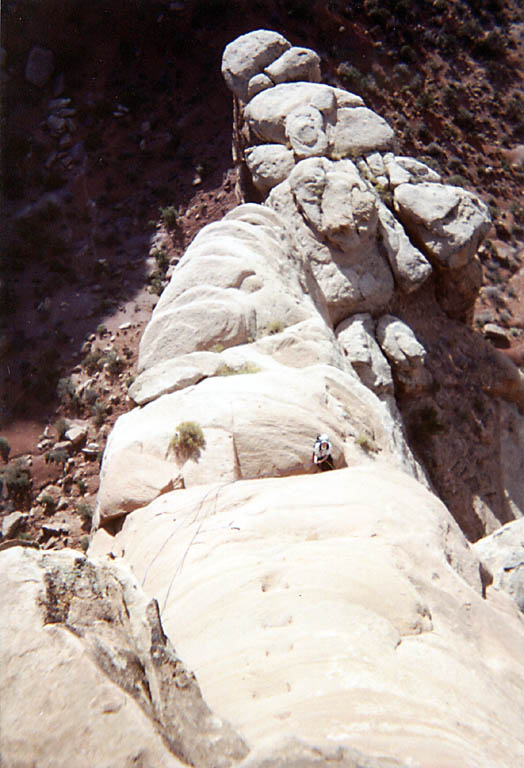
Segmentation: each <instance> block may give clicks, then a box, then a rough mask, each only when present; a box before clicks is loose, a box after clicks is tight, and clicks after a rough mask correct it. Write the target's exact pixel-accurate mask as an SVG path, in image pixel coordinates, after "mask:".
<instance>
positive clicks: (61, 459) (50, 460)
mask: <svg viewBox="0 0 524 768" xmlns="http://www.w3.org/2000/svg"><path fill="white" fill-rule="evenodd" d="M68 459H69V454H68V452H67V451H64V450H62V448H53V449H52V450H50V451H48V452H47V453H46V455H45V463H46V464H61V465H62V466H65V464H67V461H68Z"/></svg>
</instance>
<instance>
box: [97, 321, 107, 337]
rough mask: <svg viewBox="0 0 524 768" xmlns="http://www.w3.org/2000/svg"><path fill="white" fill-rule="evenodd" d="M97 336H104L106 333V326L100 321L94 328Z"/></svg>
mask: <svg viewBox="0 0 524 768" xmlns="http://www.w3.org/2000/svg"><path fill="white" fill-rule="evenodd" d="M96 333H97V336H105V334H106V333H107V328H106V327H105V325H104V323H100V325H98V326H97V328H96Z"/></svg>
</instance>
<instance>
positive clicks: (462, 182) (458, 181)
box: [447, 173, 468, 187]
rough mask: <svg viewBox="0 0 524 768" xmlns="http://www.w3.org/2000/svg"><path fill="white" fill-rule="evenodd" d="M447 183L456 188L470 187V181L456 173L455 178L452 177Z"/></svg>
mask: <svg viewBox="0 0 524 768" xmlns="http://www.w3.org/2000/svg"><path fill="white" fill-rule="evenodd" d="M447 183H448V184H451V185H452V186H454V187H467V186H468V180H467V179H466V178H465V177H464V176H461V175H460V173H455V174H453V176H450V177H449V179H448V181H447Z"/></svg>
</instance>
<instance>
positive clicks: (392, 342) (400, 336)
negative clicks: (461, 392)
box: [376, 315, 433, 393]
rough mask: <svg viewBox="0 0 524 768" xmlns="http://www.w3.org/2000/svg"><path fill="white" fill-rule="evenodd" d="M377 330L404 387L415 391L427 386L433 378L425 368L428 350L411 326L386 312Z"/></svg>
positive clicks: (380, 341)
mask: <svg viewBox="0 0 524 768" xmlns="http://www.w3.org/2000/svg"><path fill="white" fill-rule="evenodd" d="M376 333H377V340H378V343H379V344H380V347H381V349H382V351H383V352H384V354H385V355H386V357H387V358H388V360H389V362H390V363H391V365H392V367H393V371H394V373H395V377H396V380H397V382H398V383H399V385H400V386H401V388H402V390H403V391H405V392H412V393H413V392H419V391H422V390H424V389H428V388H429V386H430V385H431V382H432V380H433V379H432V376H431V374H430V372H429V371H428V370H427V369H426V367H425V361H426V350H425V349H424V347H423V346H422V344H421V343H420V341H419V340H418V339H417V337H416V336H415V334H414V333H413V331H412V330H411V328H410V327H409V325H407V324H406V323H403V322H402V320H399V319H398V317H393V316H392V315H383V316H382V317H381V318H380V320H379V321H378V323H377V331H376Z"/></svg>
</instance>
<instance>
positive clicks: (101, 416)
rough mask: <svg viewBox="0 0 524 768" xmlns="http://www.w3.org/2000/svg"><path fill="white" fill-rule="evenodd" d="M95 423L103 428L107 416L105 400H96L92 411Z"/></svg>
mask: <svg viewBox="0 0 524 768" xmlns="http://www.w3.org/2000/svg"><path fill="white" fill-rule="evenodd" d="M91 413H92V416H93V421H94V422H95V425H96V426H97V427H101V426H102V424H103V423H104V421H105V419H106V415H107V405H106V403H104V401H103V400H96V401H95V403H93V407H92V409H91Z"/></svg>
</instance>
